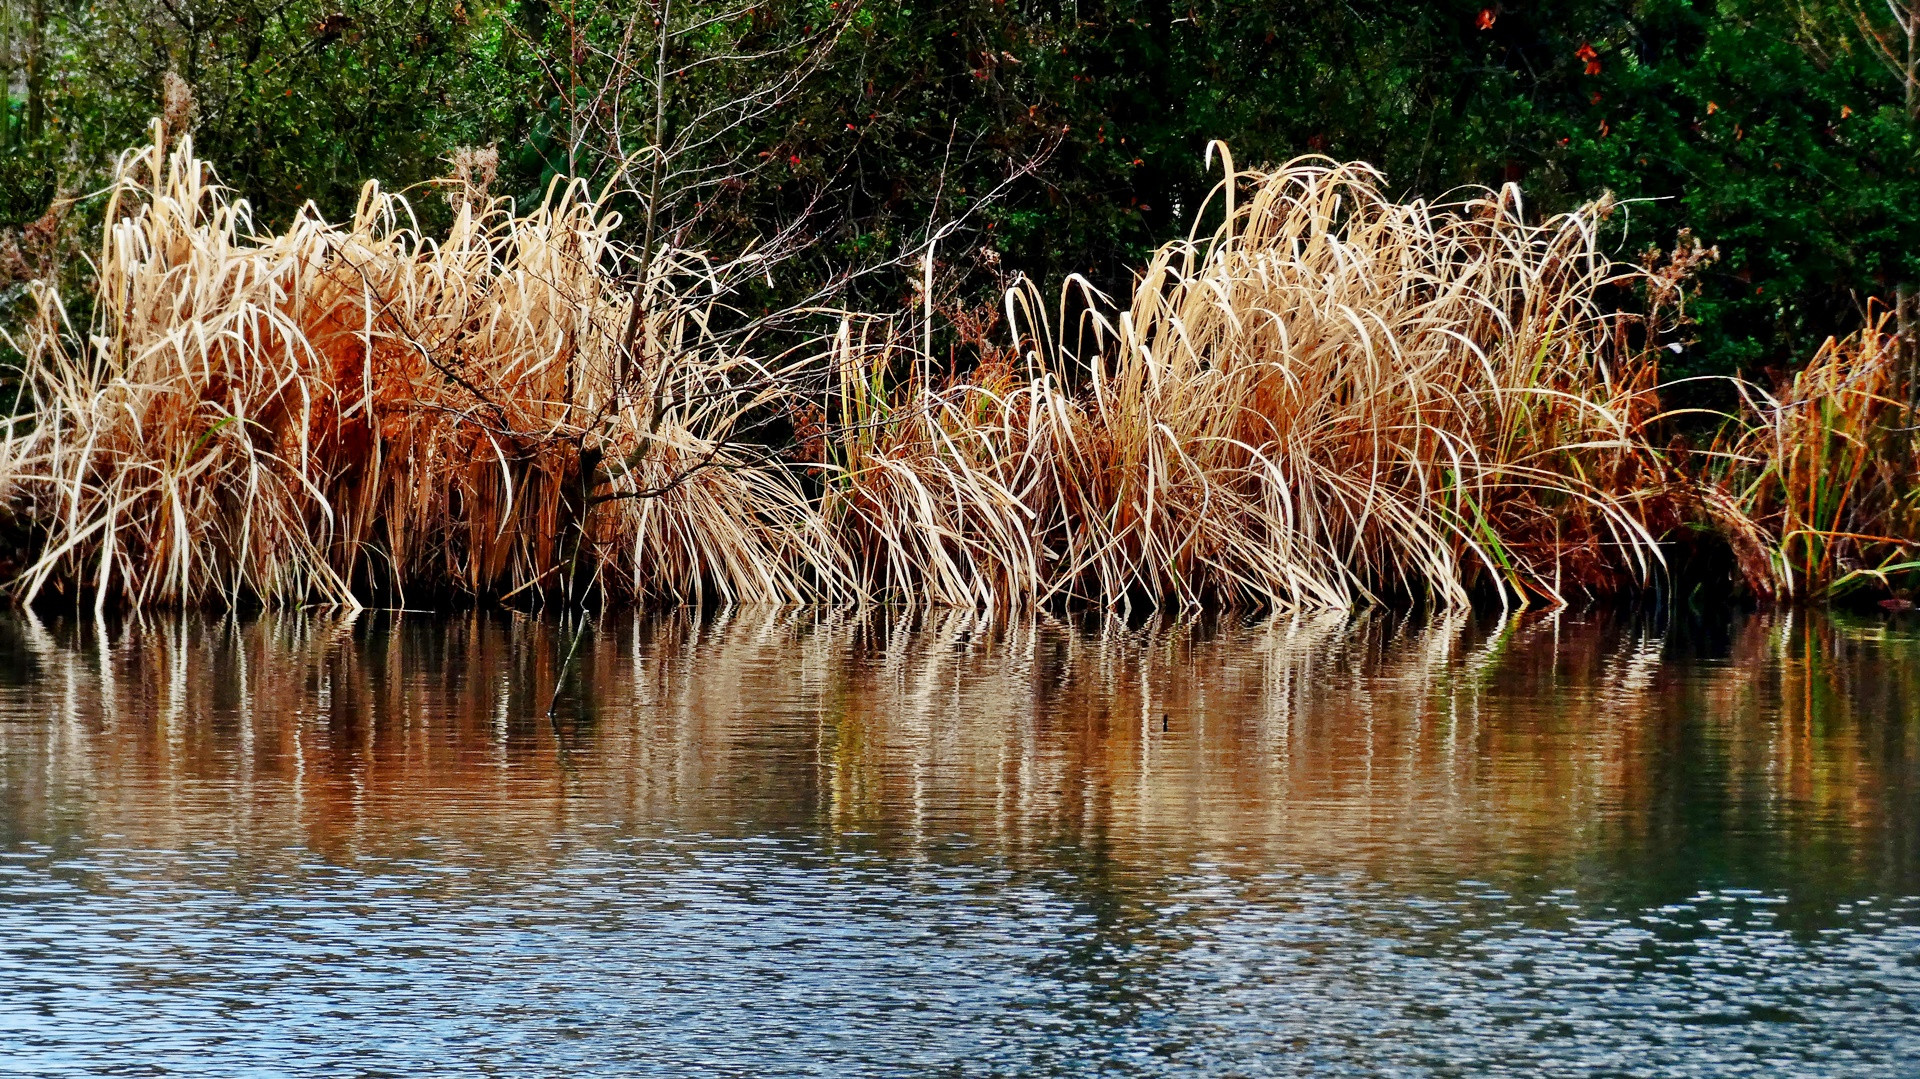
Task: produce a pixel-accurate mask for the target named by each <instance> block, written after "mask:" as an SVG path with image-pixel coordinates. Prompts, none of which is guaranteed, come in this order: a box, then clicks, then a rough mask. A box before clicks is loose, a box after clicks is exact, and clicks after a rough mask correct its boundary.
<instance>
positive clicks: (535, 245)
mask: <svg viewBox="0 0 1920 1079" xmlns="http://www.w3.org/2000/svg"><path fill="white" fill-rule="evenodd" d="M411 221H412V215H411V210H410V208H409V206H408V204H407V202H406V200H405V199H403V198H401V197H400V196H397V195H395V194H392V193H389V192H386V191H382V190H381V189H380V188H379V187H378V185H377V184H369V185H367V187H366V189H365V191H364V193H363V195H362V197H361V199H360V203H359V206H358V208H357V210H356V211H355V214H354V216H353V219H352V221H351V222H349V223H347V224H345V225H333V224H329V223H328V222H326V221H323V220H322V219H321V218H320V217H319V216H318V215H317V214H315V213H313V212H306V213H303V214H301V215H300V216H299V217H298V218H297V219H296V220H295V221H294V222H293V223H292V224H291V225H290V226H289V227H288V228H287V229H286V230H285V231H283V232H281V233H278V234H274V235H260V234H258V233H257V232H256V231H255V230H254V229H253V227H252V223H251V221H250V219H249V216H248V212H247V207H246V205H245V204H244V203H233V202H230V201H228V199H227V198H226V196H225V194H224V192H223V191H222V190H221V189H220V188H219V187H218V186H217V185H216V184H215V183H214V182H213V178H212V175H211V172H210V170H209V169H208V167H207V166H206V165H205V164H204V163H203V162H201V161H200V160H198V159H197V158H195V157H194V155H193V152H192V147H191V144H190V142H188V141H187V140H184V139H183V140H181V141H180V143H179V144H178V146H177V147H176V148H175V149H173V150H172V152H171V153H168V152H166V150H165V148H164V147H163V146H162V144H161V143H160V141H159V140H158V139H156V141H155V143H154V144H153V145H152V146H151V147H149V148H147V149H146V150H145V151H143V152H141V153H138V154H134V155H130V156H129V157H128V158H127V159H126V160H125V161H124V162H123V164H122V168H121V170H120V177H119V181H118V183H117V184H116V186H115V188H114V190H113V193H112V196H111V202H110V204H109V205H108V208H107V212H106V222H107V223H106V227H105V237H104V242H103V244H102V248H101V252H100V255H99V259H98V264H97V273H98V285H97V288H96V293H95V303H94V318H93V323H92V325H91V326H90V327H86V328H85V332H80V331H79V330H78V329H77V328H76V327H74V326H72V325H71V324H70V323H69V322H68V320H67V316H66V311H65V308H64V306H63V304H62V302H61V298H60V297H59V296H58V295H57V294H56V293H55V292H54V291H53V290H52V289H51V288H49V287H45V286H43V287H42V288H41V289H40V291H39V294H38V298H39V313H38V319H37V322H36V323H35V324H34V325H33V326H31V327H30V328H29V329H28V332H27V334H26V348H25V349H24V351H25V353H26V354H27V357H28V358H27V362H26V366H25V369H24V370H23V372H22V384H23V397H24V399H25V400H27V401H29V402H30V403H31V415H30V418H29V419H28V421H27V422H20V421H16V423H15V424H14V426H13V428H12V429H11V430H10V435H9V439H8V441H7V444H6V450H5V461H6V464H7V466H8V470H9V471H8V475H7V476H6V479H7V481H8V483H9V487H10V491H9V493H10V494H11V495H12V496H13V497H14V499H15V501H16V503H18V504H20V506H21V509H20V511H19V512H20V515H21V516H23V517H24V518H26V519H27V520H29V521H30V522H31V523H32V525H33V527H34V528H35V529H36V530H37V532H38V535H37V537H36V538H37V542H38V549H37V551H35V552H34V554H35V557H34V558H33V560H32V561H31V564H30V565H29V566H28V568H27V569H26V571H25V572H24V574H22V576H21V578H20V580H19V581H18V582H17V588H18V590H19V594H20V596H21V597H22V598H23V599H25V600H27V601H29V602H30V601H32V600H33V599H34V598H35V597H36V596H37V595H40V594H41V593H42V592H43V591H45V590H46V589H47V588H48V587H49V586H52V587H53V588H54V589H55V590H57V591H60V592H64V593H67V594H69V595H78V594H80V593H83V592H84V593H91V594H92V595H93V596H94V597H95V599H96V601H97V602H99V603H102V604H104V603H106V602H109V601H118V602H125V603H128V604H131V605H134V606H140V605H144V604H162V605H186V604H197V603H204V602H217V603H229V604H230V603H235V602H241V601H258V602H265V603H269V604H276V603H306V602H318V603H328V604H340V605H346V606H353V605H357V604H359V603H361V602H363V601H366V600H368V599H370V598H372V597H373V596H375V595H382V596H387V597H390V598H392V599H393V600H394V601H395V602H398V603H400V604H402V605H404V604H405V603H406V602H407V596H408V594H409V593H410V592H412V593H414V594H416V595H417V594H419V593H427V594H429V595H437V594H444V593H456V594H464V595H470V596H511V595H515V594H521V593H527V594H532V595H540V594H545V595H548V596H553V595H560V594H567V593H569V592H574V593H577V592H578V591H579V590H580V589H581V588H582V587H584V586H593V587H597V588H599V589H600V590H602V591H604V592H606V593H608V594H612V595H621V596H640V595H661V596H671V597H677V598H690V599H691V598H700V597H703V596H707V595H716V596H717V597H719V598H721V599H726V600H739V601H760V602H798V601H801V600H804V599H807V598H810V597H811V596H813V595H815V594H816V592H817V591H818V590H820V589H822V588H825V589H827V590H831V589H832V588H834V587H835V586H836V584H837V582H838V581H839V579H840V578H841V577H842V576H843V575H842V574H840V573H839V570H838V567H836V566H835V565H833V564H832V563H831V561H830V559H831V552H832V551H833V546H832V544H831V543H830V542H826V541H825V537H823V536H820V535H818V534H817V532H818V527H817V526H818V520H817V516H816V515H815V514H814V513H813V512H812V511H811V509H810V507H809V505H808V503H807V501H806V499H805V497H804V496H803V494H802V493H801V491H800V490H799V489H798V487H797V486H795V484H794V483H793V482H791V481H792V477H791V476H789V475H787V474H785V473H784V472H782V471H780V470H771V471H769V470H765V469H757V468H744V469H736V468H730V467H728V466H731V465H735V464H738V463H740V461H739V459H738V457H737V455H738V454H739V453H740V452H741V451H740V450H738V449H735V448H734V447H732V446H731V445H730V443H729V436H730V433H731V432H730V427H731V424H732V423H734V422H735V421H736V419H737V417H738V416H739V415H740V414H741V412H742V411H743V409H745V408H747V407H750V406H751V404H752V401H751V400H750V399H743V394H744V395H746V398H750V397H751V395H752V393H753V392H754V391H753V390H751V389H749V390H745V391H738V390H736V387H738V386H741V385H747V386H754V385H761V384H764V383H766V382H767V381H768V379H767V378H766V375H767V372H766V371H765V370H763V369H762V368H761V366H760V365H759V364H758V362H757V361H755V360H754V359H752V358H751V357H745V356H741V355H737V354H734V353H731V352H728V351H726V350H725V349H722V348H720V347H719V346H718V345H716V344H714V343H713V342H712V341H711V339H710V335H708V334H707V332H706V329H705V325H706V322H705V320H706V319H707V318H708V317H710V315H711V314H712V312H711V309H710V306H703V304H702V302H701V301H700V300H699V298H698V297H697V296H694V297H693V298H691V299H690V298H689V297H687V296H686V295H684V294H679V293H676V292H675V290H674V289H673V288H672V287H671V286H672V284H673V282H674V281H675V280H676V279H678V278H684V277H686V276H687V275H688V274H689V273H691V274H692V275H693V276H694V277H696V278H697V276H698V269H699V267H698V261H697V259H692V258H691V257H690V256H688V255H686V253H683V252H663V253H659V254H657V255H656V256H655V257H656V258H657V259H659V260H662V261H664V262H667V263H671V264H670V265H666V266H664V267H663V266H660V265H654V266H652V267H648V268H647V269H649V270H651V272H650V273H649V274H648V280H649V283H650V286H651V287H650V288H649V289H648V290H647V291H646V293H645V296H646V302H647V306H646V307H645V309H643V310H642V311H641V312H640V313H639V315H638V316H637V318H636V317H635V316H634V313H633V311H632V307H631V305H632V304H633V303H634V302H635V301H634V300H633V298H632V293H631V290H629V289H627V288H625V287H623V286H622V284H621V277H622V274H624V273H626V272H628V267H629V266H630V264H631V263H632V262H633V260H634V259H635V257H636V256H634V255H633V253H631V252H627V251H624V250H622V249H620V248H619V247H618V246H616V245H615V244H614V243H613V242H612V241H611V237H612V235H613V234H614V233H615V231H616V229H617V227H618V225H619V220H618V217H617V215H614V214H611V213H609V212H607V210H606V209H605V207H604V206H603V205H602V204H600V203H598V202H596V201H594V200H593V199H591V198H589V197H588V196H587V193H586V191H585V188H584V187H583V186H582V185H579V184H577V183H576V184H572V185H560V184H556V185H555V186H554V188H552V189H551V190H550V191H549V192H548V194H547V197H546V199H545V200H544V201H543V202H542V203H541V204H540V205H539V206H538V207H536V208H535V209H534V210H533V211H532V212H531V213H527V214H524V215H515V214H513V213H512V212H511V211H510V210H509V209H508V208H507V207H506V205H505V204H504V203H500V202H495V203H489V204H483V205H481V206H478V207H476V206H474V205H472V204H471V203H465V202H463V203H462V204H461V205H460V208H459V211H458V215H457V218H456V220H455V222H454V224H453V226H452V228H451V230H450V231H449V232H448V234H447V235H446V236H445V237H444V238H442V239H439V240H437V241H434V240H428V239H426V238H424V237H422V236H421V235H420V233H419V232H418V230H417V229H416V228H414V227H412V226H411ZM630 322H631V324H632V326H633V327H634V329H635V330H636V331H637V332H636V333H635V334H633V335H632V338H633V340H634V341H635V342H637V344H638V348H637V349H633V350H629V349H626V347H625V341H626V340H627V337H626V335H625V334H624V333H623V331H624V330H625V328H626V327H627V326H628V325H629V324H630ZM628 352H632V354H631V355H628V354H627V353H628ZM691 462H699V463H701V464H703V465H705V466H708V467H700V468H697V469H695V468H691V464H690V463H691ZM655 488H659V489H660V490H659V491H658V493H656V494H654V495H653V496H651V497H645V498H640V497H633V496H634V495H635V494H636V493H637V492H646V491H649V490H652V489H655ZM583 581H584V583H583Z"/></svg>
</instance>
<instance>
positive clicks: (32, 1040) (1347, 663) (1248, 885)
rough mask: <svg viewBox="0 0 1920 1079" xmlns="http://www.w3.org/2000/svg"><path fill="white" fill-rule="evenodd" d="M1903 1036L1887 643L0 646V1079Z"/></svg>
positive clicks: (1917, 1027) (1349, 637)
mask: <svg viewBox="0 0 1920 1079" xmlns="http://www.w3.org/2000/svg"><path fill="white" fill-rule="evenodd" d="M550 702H551V703H552V704H553V706H554V707H553V712H552V715H551V717H550V716H549V704H550ZM1916 1012H1920V623H1916V622H1915V621H1912V620H1902V619H1899V618H1892V617H1888V618H1855V619H1848V618H1843V617H1841V616H1838V615H1835V616H1824V615H1817V614H1809V613H1805V612H1779V613H1768V614H1737V613H1720V614H1716V615H1714V616H1711V617H1708V616H1701V615H1690V616H1687V617H1685V618H1679V617H1674V616H1660V617H1655V616H1653V615H1649V614H1635V613H1615V614H1597V613H1584V614H1583V613H1575V612H1562V613H1558V614H1554V613H1528V614H1520V615H1514V616H1500V615H1498V614H1480V615H1474V616H1465V615H1442V616H1436V617H1430V618H1425V619H1413V618H1402V617H1388V616H1384V615H1364V616H1360V617H1347V616H1342V615H1323V616H1298V617H1294V616H1276V617H1270V618H1260V619H1253V618H1245V619H1242V618H1232V617H1226V616H1216V617H1210V618H1204V619H1199V620H1191V621H1180V620H1159V621H1151V622H1147V623H1144V624H1141V623H1128V622H1126V621H1123V620H1114V619H1103V620H1087V619H1067V620H1060V619H1048V618H1033V619H1012V620H1009V619H1005V618H1001V619H991V618H985V617H982V616H977V615H973V614H968V613H963V612H935V613H930V614H920V615H911V614H894V615H888V616H880V615H871V616H861V617H854V616H845V615H832V614H826V613H821V612H807V611H762V610H754V611H731V612H719V613H715V612H707V613H697V612H681V613H664V614H662V613H653V614H622V615H606V616H602V617H599V618H596V619H593V620H591V621H587V622H584V623H580V624H575V623H572V622H567V621H562V620H555V619H550V618H539V617H531V616H524V615H509V614H493V615H467V616H457V617H455V616H444V617H439V616H421V615H412V614H405V615H402V614H393V613H387V614H380V613H371V612H369V613H362V614H361V615H359V616H358V617H356V618H351V619H342V618H333V617H324V616H321V615H316V614H305V615H291V614H290V615H282V616H263V617H258V618H250V619H240V620H222V619H219V618H177V619H148V620H128V621H121V622H109V623H99V622H93V621H90V620H84V619H81V620H74V619H56V618H47V617H42V618H35V617H33V616H30V615H24V614H16V615H12V616H8V617H6V618H5V619H4V620H0V1072H7V1071H23V1072H27V1073H31V1074H35V1075H82V1074H123V1075H138V1074H209V1075H223V1076H232V1075H295V1074H298V1075H347V1076H376V1075H436V1076H438V1075H501V1076H536V1075H543V1076H544V1075H575V1076H584V1075H633V1074H643V1073H644V1074H661V1075H684V1076H725V1075H741V1076H747V1075H752V1076H761V1075H832V1076H846V1075H876V1076H877V1075H982V1076H984V1075H1011V1074H1022V1075H1096V1074H1097V1075H1181V1076H1193V1075H1276V1074H1277V1075H1312V1076H1347V1075H1353V1076H1360V1075H1392V1076H1426V1075H1436V1076H1444V1075H1461V1076H1486V1075H1529V1076H1532V1075H1543V1074H1546V1075H1568V1074H1582V1075H1621V1076H1629V1075H1630V1076H1643V1075H1644V1076H1662V1077H1666V1076H1687V1075H1699V1076H1727V1075H1740V1074H1767V1075H1778V1074H1794V1075H1808V1076H1827V1075H1831V1076H1849V1077H1858V1076H1895V1075H1905V1076H1912V1075H1914V1074H1915V1073H1916V1068H1920V1065H1916V1063H1915V1062H1916V1061H1920V1015H1916Z"/></svg>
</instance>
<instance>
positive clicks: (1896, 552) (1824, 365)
mask: <svg viewBox="0 0 1920 1079" xmlns="http://www.w3.org/2000/svg"><path fill="white" fill-rule="evenodd" d="M1886 323H1887V319H1886V318H1885V317H1882V318H1880V319H1878V320H1877V321H1876V323H1875V324H1874V325H1872V326H1870V327H1869V328H1867V329H1866V330H1863V331H1861V332H1860V333H1858V334H1855V335H1853V336H1851V337H1848V338H1845V339H1842V340H1829V341H1827V342H1826V344H1825V345H1823V346H1822V347H1821V349H1820V351H1819V353H1818V354H1816V355H1815V356H1814V358H1813V360H1812V361H1811V362H1810V363H1808V364H1807V366H1806V367H1805V368H1804V369H1802V370H1801V371H1800V372H1799V374H1797V375H1795V376H1794V378H1793V379H1792V381H1791V382H1790V383H1788V384H1787V385H1786V386H1784V387H1782V388H1781V390H1780V392H1779V393H1778V394H1775V393H1768V392H1766V391H1764V390H1761V389H1759V388H1757V387H1753V386H1750V385H1745V386H1744V388H1745V390H1746V392H1747V402H1746V404H1747V407H1746V410H1745V412H1744V415H1743V416H1742V417H1741V418H1740V419H1739V421H1738V422H1737V423H1736V424H1735V425H1734V426H1733V427H1731V428H1730V435H1731V437H1730V439H1728V441H1730V442H1731V447H1730V453H1729V455H1728V456H1729V458H1730V460H1731V461H1732V466H1731V467H1723V468H1722V469H1721V470H1720V472H1721V475H1720V477H1719V478H1718V479H1719V482H1718V487H1719V489H1721V490H1723V491H1726V492H1727V493H1728V495H1729V496H1730V497H1731V498H1732V499H1733V500H1734V501H1735V502H1736V503H1737V504H1738V506H1739V507H1740V509H1741V511H1742V512H1743V513H1744V514H1745V515H1746V516H1747V517H1748V518H1749V519H1750V520H1751V521H1753V522H1754V524H1755V526H1756V527H1757V528H1758V529H1760V530H1761V532H1762V533H1763V534H1764V535H1765V536H1766V537H1767V540H1768V542H1769V545H1770V554H1771V557H1772V561H1773V567H1772V568H1773V570H1774V574H1775V577H1776V580H1777V581H1778V583H1779V586H1780V587H1781V589H1782V590H1783V591H1785V592H1787V593H1788V594H1789V595H1794V596H1798V597H1801V598H1813V599H1817V598H1837V597H1840V596H1844V595H1846V594H1848V593H1850V592H1855V591H1862V590H1868V591H1871V590H1880V591H1886V592H1893V593H1895V595H1896V596H1900V597H1904V595H1905V593H1904V592H1901V591H1899V588H1900V587H1901V583H1902V582H1903V581H1910V579H1911V578H1912V577H1913V576H1915V575H1916V573H1917V572H1920V465H1917V464H1916V462H1920V457H1916V454H1915V446H1916V443H1915V440H1914V439H1915V421H1914V413H1913V410H1912V407H1911V405H1910V403H1909V399H1910V392H1911V387H1910V385H1909V384H1908V377H1907V376H1908V372H1906V371H1904V370H1903V369H1902V365H1901V363H1900V350H1899V342H1898V339H1897V338H1896V337H1895V336H1894V335H1893V334H1891V333H1889V332H1888V330H1887V325H1886ZM1743 385H1744V384H1743Z"/></svg>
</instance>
